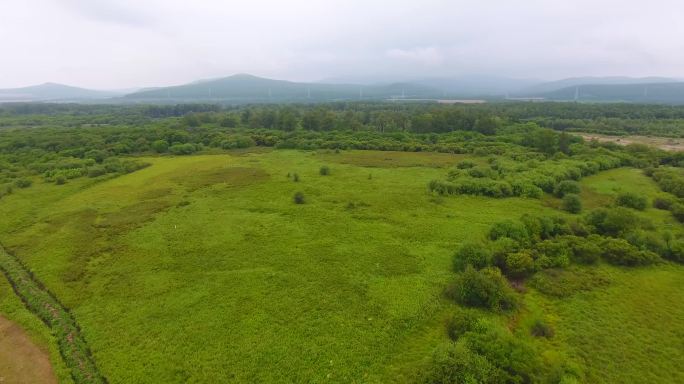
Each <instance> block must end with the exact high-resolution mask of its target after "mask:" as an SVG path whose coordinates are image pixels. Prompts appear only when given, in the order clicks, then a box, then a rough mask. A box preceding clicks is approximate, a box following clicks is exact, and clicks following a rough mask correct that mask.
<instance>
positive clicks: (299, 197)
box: [293, 192, 305, 204]
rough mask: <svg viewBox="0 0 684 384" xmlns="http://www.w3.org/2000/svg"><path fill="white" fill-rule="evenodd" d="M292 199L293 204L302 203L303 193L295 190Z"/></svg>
mask: <svg viewBox="0 0 684 384" xmlns="http://www.w3.org/2000/svg"><path fill="white" fill-rule="evenodd" d="M293 200H294V202H295V204H304V202H305V201H304V193H302V192H295V194H294V197H293Z"/></svg>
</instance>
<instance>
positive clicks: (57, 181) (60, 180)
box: [55, 175, 66, 185]
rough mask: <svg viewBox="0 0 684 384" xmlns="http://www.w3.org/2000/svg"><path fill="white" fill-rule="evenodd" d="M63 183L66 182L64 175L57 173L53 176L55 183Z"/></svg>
mask: <svg viewBox="0 0 684 384" xmlns="http://www.w3.org/2000/svg"><path fill="white" fill-rule="evenodd" d="M65 183H66V177H64V176H62V175H58V176H57V177H55V184H57V185H63V184H65Z"/></svg>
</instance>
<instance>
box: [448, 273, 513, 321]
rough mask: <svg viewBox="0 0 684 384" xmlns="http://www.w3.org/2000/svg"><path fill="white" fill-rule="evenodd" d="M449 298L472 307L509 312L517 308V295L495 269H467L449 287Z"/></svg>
mask: <svg viewBox="0 0 684 384" xmlns="http://www.w3.org/2000/svg"><path fill="white" fill-rule="evenodd" d="M447 296H448V297H450V298H451V299H453V300H455V301H456V302H458V303H460V304H463V305H467V306H471V307H482V308H490V309H495V310H508V309H512V308H514V307H515V306H516V299H515V293H514V292H513V290H512V288H511V287H510V286H509V285H508V282H507V281H506V279H505V278H504V277H503V276H502V275H501V272H500V271H499V269H498V268H495V267H491V268H484V269H481V270H479V271H478V270H476V269H474V268H472V267H466V269H465V271H463V272H462V273H460V274H459V275H458V276H457V277H456V280H455V281H454V282H453V283H452V284H451V285H450V286H449V287H448V289H447Z"/></svg>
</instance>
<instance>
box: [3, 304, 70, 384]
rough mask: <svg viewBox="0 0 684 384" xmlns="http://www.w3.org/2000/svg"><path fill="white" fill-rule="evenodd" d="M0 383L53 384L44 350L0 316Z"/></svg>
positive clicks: (55, 381) (16, 326) (46, 354)
mask: <svg viewBox="0 0 684 384" xmlns="http://www.w3.org/2000/svg"><path fill="white" fill-rule="evenodd" d="M0 383H16V384H57V377H56V376H55V372H54V370H53V369H52V364H50V358H49V355H48V353H47V352H46V351H44V350H42V349H40V348H39V347H38V346H37V345H35V344H33V342H32V341H31V339H30V338H29V337H28V335H27V334H26V332H24V330H23V329H21V327H19V326H18V325H16V324H14V323H13V322H11V321H9V320H7V319H5V318H4V317H2V316H0Z"/></svg>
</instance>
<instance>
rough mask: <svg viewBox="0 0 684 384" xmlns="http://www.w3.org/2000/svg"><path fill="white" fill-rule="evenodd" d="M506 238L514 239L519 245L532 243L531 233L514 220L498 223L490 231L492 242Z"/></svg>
mask: <svg viewBox="0 0 684 384" xmlns="http://www.w3.org/2000/svg"><path fill="white" fill-rule="evenodd" d="M504 237H506V238H509V239H513V240H515V241H516V242H518V243H519V244H529V243H530V241H531V238H530V233H529V232H528V230H527V228H526V227H525V225H523V224H522V223H520V222H519V221H513V220H506V221H502V222H499V223H496V224H494V225H493V226H492V227H491V228H490V229H489V239H490V240H498V239H501V238H504Z"/></svg>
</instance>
